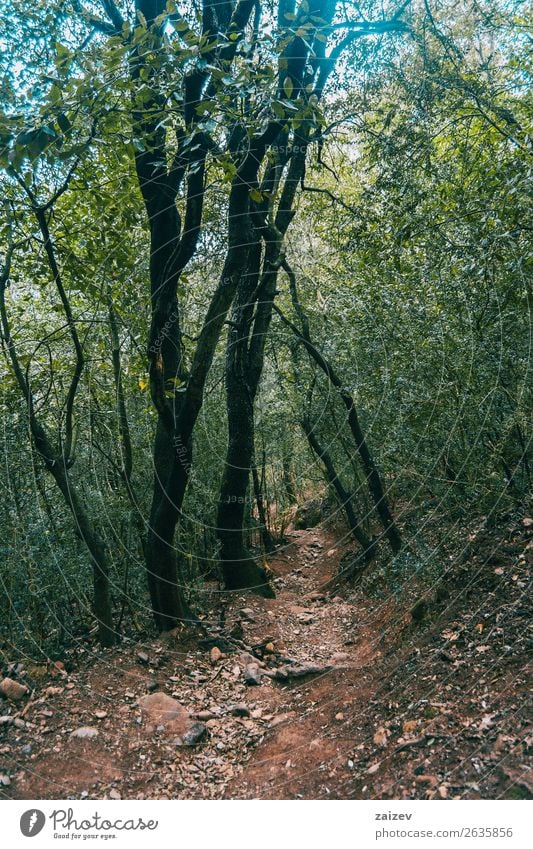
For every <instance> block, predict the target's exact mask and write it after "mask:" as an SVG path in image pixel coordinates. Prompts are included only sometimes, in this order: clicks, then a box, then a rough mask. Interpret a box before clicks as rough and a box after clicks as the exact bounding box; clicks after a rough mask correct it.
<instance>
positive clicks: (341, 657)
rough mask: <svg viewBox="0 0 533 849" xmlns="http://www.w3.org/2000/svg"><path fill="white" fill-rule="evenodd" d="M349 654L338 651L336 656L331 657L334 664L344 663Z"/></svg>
mask: <svg viewBox="0 0 533 849" xmlns="http://www.w3.org/2000/svg"><path fill="white" fill-rule="evenodd" d="M349 656H350V655H349V654H348V652H345V651H336V652H335V654H332V655H331V662H332V663H344V661H345V660H348V658H349Z"/></svg>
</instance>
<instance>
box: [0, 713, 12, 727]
mask: <svg viewBox="0 0 533 849" xmlns="http://www.w3.org/2000/svg"><path fill="white" fill-rule="evenodd" d="M12 722H13V717H12V716H0V728H1V727H2V726H3V725H11V723H12Z"/></svg>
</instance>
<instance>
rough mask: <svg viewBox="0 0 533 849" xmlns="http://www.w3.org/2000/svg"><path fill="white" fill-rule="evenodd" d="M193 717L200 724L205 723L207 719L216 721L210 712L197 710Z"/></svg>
mask: <svg viewBox="0 0 533 849" xmlns="http://www.w3.org/2000/svg"><path fill="white" fill-rule="evenodd" d="M195 716H196V719H199V720H200V721H201V722H207V720H208V719H216V714H214V713H213V711H211V710H199V711H198V713H196V714H195Z"/></svg>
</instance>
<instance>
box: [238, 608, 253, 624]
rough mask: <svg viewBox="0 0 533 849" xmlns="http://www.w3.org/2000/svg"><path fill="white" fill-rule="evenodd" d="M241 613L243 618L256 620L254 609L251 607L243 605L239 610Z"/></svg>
mask: <svg viewBox="0 0 533 849" xmlns="http://www.w3.org/2000/svg"><path fill="white" fill-rule="evenodd" d="M239 614H240V615H241V616H242V618H243V619H246V620H247V621H248V622H255V615H254V611H253V610H252V608H251V607H242V608H241V609H240V610H239Z"/></svg>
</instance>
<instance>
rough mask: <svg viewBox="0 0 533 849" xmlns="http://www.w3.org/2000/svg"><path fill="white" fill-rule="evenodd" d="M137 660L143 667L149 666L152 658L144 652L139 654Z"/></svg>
mask: <svg viewBox="0 0 533 849" xmlns="http://www.w3.org/2000/svg"><path fill="white" fill-rule="evenodd" d="M137 660H138V661H139V663H142V665H143V666H148V663H149V662H150V658H149V657H148V655H147V654H146V652H144V651H139V652H137Z"/></svg>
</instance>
